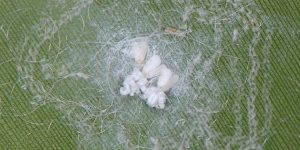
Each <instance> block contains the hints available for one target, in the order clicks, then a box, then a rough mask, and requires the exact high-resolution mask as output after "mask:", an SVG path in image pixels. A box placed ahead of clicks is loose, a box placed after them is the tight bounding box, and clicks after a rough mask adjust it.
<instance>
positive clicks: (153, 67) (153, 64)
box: [142, 55, 161, 78]
mask: <svg viewBox="0 0 300 150" xmlns="http://www.w3.org/2000/svg"><path fill="white" fill-rule="evenodd" d="M160 65H161V59H160V57H159V56H158V55H154V56H152V57H151V58H150V59H149V60H148V61H147V62H146V64H145V66H144V68H143V70H142V72H143V74H144V75H145V77H146V78H152V77H154V76H156V75H157V74H159V72H160V67H159V66H160Z"/></svg>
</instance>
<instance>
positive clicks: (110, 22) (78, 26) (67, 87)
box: [0, 0, 300, 149]
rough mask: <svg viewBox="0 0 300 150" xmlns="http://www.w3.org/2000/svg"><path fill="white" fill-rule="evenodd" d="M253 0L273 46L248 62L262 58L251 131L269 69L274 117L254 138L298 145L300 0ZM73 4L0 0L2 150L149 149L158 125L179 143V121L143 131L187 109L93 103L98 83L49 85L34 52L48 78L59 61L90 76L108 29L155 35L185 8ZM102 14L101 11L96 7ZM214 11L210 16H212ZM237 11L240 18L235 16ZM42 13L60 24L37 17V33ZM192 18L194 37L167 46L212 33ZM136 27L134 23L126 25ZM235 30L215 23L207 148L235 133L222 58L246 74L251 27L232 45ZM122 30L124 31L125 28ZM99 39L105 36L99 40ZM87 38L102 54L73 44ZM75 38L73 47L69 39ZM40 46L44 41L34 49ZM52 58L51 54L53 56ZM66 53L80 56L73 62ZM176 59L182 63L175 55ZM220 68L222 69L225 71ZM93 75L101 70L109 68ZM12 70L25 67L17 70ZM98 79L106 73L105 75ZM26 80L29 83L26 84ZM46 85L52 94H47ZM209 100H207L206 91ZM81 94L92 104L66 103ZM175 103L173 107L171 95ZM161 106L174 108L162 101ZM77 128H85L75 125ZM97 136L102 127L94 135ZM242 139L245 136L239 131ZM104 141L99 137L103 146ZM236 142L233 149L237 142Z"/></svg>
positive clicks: (101, 95)
mask: <svg viewBox="0 0 300 150" xmlns="http://www.w3.org/2000/svg"><path fill="white" fill-rule="evenodd" d="M254 2H255V4H256V5H255V8H250V10H251V9H253V10H259V11H256V12H254V13H256V15H257V16H259V17H258V22H263V23H262V24H263V25H262V27H261V28H262V33H261V35H262V37H264V38H266V37H267V33H266V32H265V30H264V29H267V28H269V27H271V28H272V32H273V34H272V36H271V40H270V41H271V42H270V41H260V42H259V43H258V44H257V45H256V47H255V48H257V49H258V50H257V55H258V58H255V59H258V60H260V62H261V66H260V67H261V68H262V70H260V71H259V72H258V76H257V78H256V81H255V82H256V83H257V87H258V90H257V92H258V94H257V95H258V96H257V99H256V103H255V105H256V110H257V113H256V117H257V118H258V120H259V123H258V128H262V127H263V123H264V121H263V120H264V114H265V112H264V111H265V110H264V107H263V106H265V104H266V102H265V101H264V98H262V95H263V94H262V93H263V92H264V90H263V89H264V88H263V86H264V85H265V84H264V83H265V80H264V76H265V75H266V74H265V73H264V72H268V74H267V75H268V79H267V81H266V82H270V85H271V86H270V88H269V89H268V88H267V89H268V92H269V97H267V98H268V99H269V100H270V103H271V110H272V112H271V116H272V117H271V118H272V119H271V124H270V126H269V129H268V131H267V132H266V133H267V135H264V136H263V137H265V138H261V139H259V140H258V141H256V142H257V143H260V144H262V148H263V149H299V148H300V143H299V142H298V141H299V140H300V130H299V124H300V111H299V108H300V101H299V98H300V94H299V93H300V91H299V90H300V76H299V73H300V71H299V66H300V65H299V60H300V49H299V46H300V44H299V43H300V42H299V40H300V39H299V38H300V19H299V17H300V9H299V7H300V2H299V1H297V0H285V1H279V0H277V1H272V0H260V1H258V0H255V1H254ZM115 3H117V4H118V5H117V4H115ZM177 3H178V4H177ZM211 3H214V2H211ZM211 3H209V2H207V1H192V2H191V5H195V6H200V5H203V4H205V5H211ZM77 4H78V5H84V4H82V3H80V1H78V2H76V1H61V2H60V1H54V2H53V3H52V2H50V1H41V0H27V1H20V0H0V15H1V16H0V27H1V31H0V32H1V33H0V50H1V52H0V137H1V138H0V149H76V148H77V149H84V148H86V149H98V148H99V149H106V148H107V149H110V148H116V149H117V148H125V149H126V148H137V149H139V148H140V149H143V148H145V147H143V146H149V143H151V142H149V141H147V139H148V137H150V135H159V137H163V133H162V132H163V131H166V134H167V135H168V136H173V137H175V138H174V139H175V140H174V141H175V142H176V139H177V138H178V141H180V139H182V137H180V136H179V133H182V132H184V131H185V130H187V131H190V130H188V129H185V128H184V127H182V128H180V129H178V128H174V129H173V128H172V127H173V126H172V125H170V126H166V129H164V128H162V129H161V130H158V131H150V130H153V128H155V126H154V127H152V126H151V125H150V124H151V122H150V121H148V120H147V118H150V119H151V118H159V117H162V118H168V119H170V120H169V121H170V122H171V123H172V122H174V121H172V120H173V119H178V118H186V120H187V121H188V120H189V119H187V118H189V117H197V114H193V115H194V116H187V114H186V113H182V112H181V111H175V112H174V113H171V112H170V111H168V112H167V113H165V114H164V112H162V111H156V110H152V109H149V108H148V107H147V106H146V105H145V104H143V103H141V102H138V101H134V100H132V99H130V98H128V100H127V101H126V100H124V101H121V102H116V103H110V102H107V101H105V100H103V101H101V103H100V102H99V99H108V98H111V97H110V96H111V95H109V96H105V93H108V92H107V91H105V90H106V89H105V88H104V87H101V86H100V87H99V84H97V85H91V84H90V83H89V82H86V81H84V80H77V79H76V80H75V79H68V78H66V79H65V80H64V81H63V82H62V83H57V82H58V80H60V79H61V78H60V77H54V78H50V79H45V74H44V72H43V69H42V68H41V67H40V66H41V65H40V64H42V63H43V59H42V58H46V61H48V60H49V61H51V62H52V66H50V68H51V69H50V71H49V72H48V73H49V74H50V75H53V74H55V73H54V72H56V70H59V69H58V68H59V66H61V65H62V64H66V67H67V68H70V70H71V71H70V72H72V70H73V71H78V70H80V71H81V72H89V73H90V74H93V75H97V72H94V71H93V66H92V64H93V65H96V66H97V65H98V64H97V63H91V64H89V63H87V62H89V61H90V60H92V59H91V58H90V57H91V56H93V55H94V54H96V53H97V52H98V50H99V49H100V51H101V50H102V51H105V49H108V47H110V46H111V45H110V44H111V43H109V42H110V41H108V40H106V39H108V38H110V36H113V33H114V32H119V31H123V30H124V31H123V32H124V34H125V33H126V35H125V37H126V36H128V35H132V37H134V36H135V35H144V34H146V35H147V34H149V33H151V32H153V31H157V30H158V31H160V30H161V29H162V28H163V27H165V26H169V25H176V26H184V25H185V24H182V23H181V22H182V21H180V16H177V17H176V16H175V17H174V14H175V15H176V13H174V12H172V10H176V9H179V8H184V5H185V4H184V3H180V2H177V1H176V2H174V1H173V2H172V1H162V2H159V3H158V2H157V1H149V2H148V3H142V2H138V1H122V2H112V1H111V2H110V1H101V0H99V1H93V2H92V3H91V4H87V5H88V6H87V7H83V8H82V9H81V8H80V7H76V5H77ZM218 5H220V6H218V7H220V8H223V5H224V10H225V9H226V7H225V5H226V4H225V3H220V4H218ZM73 6H75V9H76V10H75V11H73V10H72V9H71V8H74V7H73ZM129 6H131V7H129ZM135 9H138V10H139V13H140V14H139V17H138V18H135V17H136V16H133V14H132V12H134V11H135ZM78 10H80V11H78ZM169 10H170V11H169ZM221 10H222V9H221ZM67 11H69V13H71V14H72V13H73V14H74V17H73V18H72V19H68V18H67V17H66V18H64V16H62V14H64V13H65V12H67ZM102 11H103V12H104V11H107V12H106V13H103V12H102ZM76 12H79V14H76ZM101 12H102V13H101ZM218 13H221V12H216V14H218ZM105 14H107V15H105ZM147 15H150V16H153V18H154V19H149V21H147V20H148V19H147ZM70 16H72V15H70ZM212 16H214V14H213V15H212ZM241 16H243V14H242V15H241ZM261 16H264V17H261ZM48 17H49V18H52V19H53V20H60V19H59V18H62V20H64V22H63V23H62V24H61V25H60V22H59V21H57V22H56V23H57V27H58V28H57V29H58V30H56V28H55V27H51V23H53V22H51V19H49V20H50V22H45V24H43V25H44V26H42V28H41V29H42V30H39V27H36V25H37V24H38V23H39V22H43V21H41V19H43V18H48ZM197 17H198V16H197V15H195V14H191V19H190V20H189V21H188V23H187V24H188V26H189V27H190V28H191V29H192V33H191V34H190V35H189V37H187V38H186V39H183V40H182V41H179V42H178V43H177V44H176V45H175V46H174V49H176V48H178V47H183V49H185V52H187V53H192V52H193V50H195V49H197V48H198V47H197V46H199V43H197V42H193V39H195V40H197V38H198V37H199V36H200V35H198V33H203V35H201V36H204V37H205V36H212V35H214V31H213V29H211V28H210V27H209V26H208V27H206V26H205V25H203V26H200V27H199V26H198V25H199V24H197V23H195V22H196V19H195V18H197ZM156 18H160V19H161V20H160V21H159V22H160V23H161V24H159V25H157V24H156V23H157V22H156ZM49 20H47V21H49ZM136 20H143V21H144V22H143V21H141V22H138V23H137V22H135V21H136ZM94 23H96V25H94ZM136 23H137V24H138V25H137V26H134V25H135V24H136ZM250 23H251V20H250ZM228 24H230V23H228ZM253 24H254V23H253ZM265 24H267V25H265ZM94 26H96V27H94ZM241 26H242V25H238V24H237V25H235V24H232V25H227V23H224V25H222V27H221V28H222V32H224V36H223V37H222V38H224V40H223V42H224V43H222V44H221V45H222V47H224V49H225V51H226V53H223V54H224V55H222V56H221V57H220V58H219V59H220V60H218V62H217V64H218V65H216V66H217V67H215V68H213V71H212V72H213V73H212V74H213V75H212V78H213V77H216V78H219V81H218V83H221V84H222V86H220V87H218V88H219V89H218V88H216V90H217V91H219V96H216V97H217V98H218V99H220V100H221V101H222V102H221V103H222V104H224V106H223V105H222V109H221V110H220V111H219V112H217V113H214V114H213V115H212V120H215V121H214V123H212V124H211V128H213V129H214V130H215V131H216V132H217V133H219V135H218V137H217V138H216V140H215V141H214V144H215V145H217V148H216V149H223V148H224V147H225V146H224V145H226V144H225V143H226V141H228V140H227V139H226V137H230V135H232V134H233V132H234V130H233V129H232V128H231V126H232V125H233V124H234V117H233V113H232V112H233V111H232V107H233V105H234V100H235V98H233V97H235V96H236V95H235V94H236V93H234V92H232V91H231V89H232V88H229V87H227V86H232V85H233V83H231V81H233V82H236V81H237V82H238V80H239V79H238V78H237V77H236V76H234V75H232V74H231V73H232V72H231V71H233V72H234V73H235V72H236V71H234V70H233V69H230V68H231V66H230V65H228V64H230V63H232V62H231V61H229V59H227V58H226V56H227V55H230V56H234V57H239V58H241V61H240V60H239V63H238V64H237V65H238V67H237V68H238V71H237V72H238V73H240V77H241V79H240V80H243V78H246V77H247V72H248V71H249V70H251V66H250V65H251V63H248V61H246V60H247V59H248V56H247V53H248V51H247V47H248V45H249V43H250V42H251V39H252V36H253V35H252V33H250V31H249V33H247V32H245V35H244V36H242V37H241V40H240V42H239V45H235V44H232V43H231V42H230V39H231V37H229V35H230V33H229V32H231V31H232V27H233V28H235V27H237V28H241ZM254 26H255V25H254ZM136 28H138V29H136ZM47 29H49V30H47ZM127 30H128V32H129V33H128V34H127ZM57 31H58V32H57ZM123 32H122V33H123ZM40 33H42V35H49V37H46V38H45V36H44V37H40V36H39V35H40ZM93 33H97V34H93ZM226 33H227V34H226ZM97 35H107V36H103V37H97ZM201 36H200V37H201ZM65 37H67V38H65ZM43 38H45V39H43ZM123 38H124V37H122V36H120V37H114V38H112V40H113V41H120V40H122V39H123ZM167 38H169V39H171V41H172V40H173V41H174V39H172V38H173V37H167ZM93 39H97V41H100V42H101V41H103V42H106V43H107V45H105V44H104V46H103V47H104V48H103V49H104V50H103V49H101V48H102V47H101V45H100V46H99V45H93V44H84V42H82V43H80V41H86V42H89V41H93ZM155 40H161V39H155ZM155 40H154V41H155ZM176 40H177V39H175V41H176ZM227 40H228V41H227ZM70 41H71V42H70ZM73 42H78V43H77V44H73ZM210 42H211V41H209V42H207V43H208V44H209V43H210ZM40 43H42V44H41V45H39V44H40ZM112 43H113V42H112ZM195 43H196V44H195ZM228 43H229V44H228ZM230 43H231V44H230ZM266 43H270V48H269V56H268V57H269V61H270V65H269V68H264V67H265V66H264V65H263V61H262V60H263V58H264V57H265V56H264V53H263V52H264V51H260V49H263V47H264V45H267V44H266ZM212 45H214V44H212ZM99 47H100V48H99ZM158 47H159V46H158ZM35 48H36V49H38V50H39V52H38V53H37V54H35V52H34V49H35ZM68 48H70V49H72V50H70V51H68V52H66V53H64V54H62V55H59V56H58V55H56V54H58V53H59V52H60V50H61V49H66V50H67V49H68ZM169 48H172V47H169ZM74 49H75V50H74ZM96 49H98V50H96ZM243 49H244V50H243ZM99 53H100V54H99V55H97V59H96V60H101V58H104V57H107V55H108V54H107V53H101V52H99ZM166 53H167V52H166ZM55 56H57V58H56V57H55ZM73 56H78V57H74V58H73ZM108 56H109V55H108ZM184 56H185V55H183V56H182V57H183V59H185V57H184ZM209 56H211V52H209V51H208V52H207V53H203V57H204V58H206V57H209ZM174 57H175V58H176V59H180V56H174ZM30 60H35V61H37V62H30ZM70 61H76V63H71V64H68V62H70ZM85 63H87V66H88V67H82V66H80V65H78V64H85ZM116 65H118V62H116ZM198 65H199V64H198ZM19 66H26V67H27V68H31V67H32V70H30V69H28V70H25V69H24V68H22V69H23V70H22V69H21V70H22V71H20V68H18V67H19ZM200 66H201V64H200ZM97 67H101V65H100V66H99V65H98V66H97ZM227 67H228V68H229V69H227ZM103 68H105V67H103ZM220 68H221V69H220ZM249 68H250V69H249ZM101 71H102V72H105V71H107V72H109V70H104V71H103V70H101ZM20 72H23V74H22V73H20ZM24 72H25V73H24ZM26 74H31V75H33V76H34V81H33V80H31V79H30V77H26ZM75 76H76V75H75ZM103 76H104V77H105V75H103ZM103 76H101V77H103ZM93 77H94V76H93ZM93 77H91V78H93ZM222 77H224V78H222ZM27 78H28V79H27ZM95 78H96V77H95ZM105 79H107V80H109V82H110V79H111V78H109V77H108V78H105ZM193 79H194V78H193ZM235 79H236V80H235ZM208 80H209V79H208ZM228 80H229V81H228ZM225 81H228V83H225ZM120 82H121V80H120V79H118V80H116V81H112V83H113V84H114V85H116V86H117V85H120ZM229 82H230V83H229ZM31 83H34V84H31ZM36 83H37V84H36ZM27 84H28V87H27V86H24V85H27ZM40 84H41V85H43V88H45V89H46V91H47V92H46V93H47V94H39V92H41V93H43V88H41V87H38V85H40ZM103 84H105V83H103ZM107 84H110V83H107ZM53 85H54V86H53ZM193 86H194V87H195V86H196V87H197V86H198V85H197V84H194V85H193ZM200 86H201V85H199V87H200ZM53 87H54V88H53ZM86 87H89V88H91V89H92V90H82V89H85V88H86ZM248 88H249V87H248V86H245V89H246V90H245V91H242V92H244V93H247V92H249V91H251V90H249V91H248ZM33 89H34V90H33ZM40 89H42V90H40ZM99 89H100V90H99ZM102 89H103V90H102ZM249 89H251V88H249ZM39 90H40V91H39ZM50 90H51V92H49V91H50ZM209 91H210V90H208V94H209ZM196 92H197V91H196ZM199 92H203V91H199ZM204 92H205V90H204ZM36 95H40V96H41V97H36ZM207 97H208V98H211V96H207ZM212 97H213V96H212ZM189 98H190V97H187V98H186V99H184V100H185V101H188V100H189ZM58 99H59V100H62V101H64V102H62V103H59V102H58V101H57V100H58ZM81 99H89V100H88V101H85V102H87V103H88V104H87V106H95V107H92V108H85V107H83V106H84V105H82V106H80V107H77V105H76V104H73V103H72V102H70V101H74V102H79V103H80V100H81ZM174 99H175V98H174ZM243 99H246V98H242V100H243ZM130 100H131V101H130ZM128 101H129V102H128ZM208 102H210V101H208ZM173 104H177V103H176V102H174V101H173ZM135 105H138V107H139V108H140V110H139V113H137V112H136V111H135V110H130V109H131V108H132V107H133V106H135ZM203 105H204V104H203ZM207 105H209V104H207ZM241 105H242V107H241V109H242V113H243V114H246V111H247V104H246V102H245V101H244V102H242V104H241ZM118 106H120V107H118ZM185 106H188V104H186V105H183V107H185ZM209 106H210V105H209ZM213 106H214V105H213ZM213 106H212V107H213ZM167 107H168V106H167ZM116 108H118V110H119V111H120V112H122V111H128V112H127V113H128V114H130V117H129V116H126V115H125V114H120V113H115V114H110V113H108V112H105V111H106V110H107V109H112V110H115V109H116ZM169 108H172V107H171V106H169ZM72 109H74V110H73V111H70V112H69V113H68V110H72ZM179 110H182V111H185V110H187V109H186V108H180V107H179ZM98 111H99V112H100V111H104V112H103V114H104V115H103V116H101V115H100V118H101V119H99V120H97V118H98V117H99V116H94V118H93V115H94V114H97V113H98ZM77 113H78V114H77ZM123 115H124V116H123ZM245 116H246V115H244V119H243V120H242V122H244V123H243V126H242V128H243V131H244V133H247V132H248V130H247V128H248V126H247V125H245V124H246V122H247V119H245V118H247V116H246V117H245ZM80 119H87V120H85V121H86V122H84V123H82V124H80V123H79V122H78V120H80ZM95 120H96V121H95ZM191 120H193V119H191ZM200 121H201V120H200ZM87 122H92V123H93V124H94V125H96V126H97V125H98V126H100V125H103V126H105V127H107V128H106V129H108V131H106V132H107V133H104V134H103V135H104V136H106V137H105V138H103V139H102V138H100V139H99V141H102V143H101V142H100V143H94V142H95V140H97V138H95V137H97V136H100V135H101V134H99V135H97V134H96V135H94V134H93V132H96V131H99V130H102V128H93V126H92V125H91V126H88V127H87V126H84V125H86V124H88V123H87ZM129 122H131V123H132V124H130V123H129ZM138 122H142V125H138V124H134V123H138ZM92 123H91V124H92ZM122 123H124V124H125V125H123V124H122ZM192 123H194V122H192ZM196 123H198V122H196ZM111 124H122V126H121V127H124V128H126V129H125V132H126V133H127V134H128V139H129V140H130V143H131V144H129V145H126V146H124V145H116V143H115V142H114V139H112V140H110V135H111V137H113V136H114V135H115V134H117V133H118V132H120V130H119V128H117V127H116V128H109V126H110V125H111ZM163 124H164V123H163ZM197 125H199V124H195V126H197ZM157 126H158V127H161V126H160V125H159V124H157ZM81 127H82V128H84V129H82V130H80V128H81ZM189 127H193V125H190V126H188V128H189ZM88 128H92V129H88ZM173 130H174V131H173ZM80 131H85V132H86V133H89V134H90V135H92V136H91V137H88V136H84V134H83V133H80ZM171 131H172V132H171ZM99 132H100V133H101V131H99ZM199 132H200V131H199ZM89 134H87V135H89ZM137 136H138V138H137ZM177 136H178V137H177ZM245 136H246V137H247V134H246V135H245ZM176 137H177V138H176ZM93 138H94V139H93ZM189 138H190V141H191V142H190V144H189V145H190V148H191V149H196V148H197V149H198V148H199V149H205V144H203V142H200V141H201V140H199V139H198V137H196V136H192V137H189ZM200 139H201V138H200ZM224 139H225V140H224ZM103 141H107V142H104V143H103ZM174 141H167V140H166V141H163V142H162V145H161V146H162V148H163V149H172V146H170V145H172V144H173V142H174ZM197 141H199V142H197ZM99 145H100V146H101V147H100V146H99ZM135 145H141V147H135ZM149 147H151V146H149ZM173 148H174V147H173ZM206 148H207V147H206ZM234 148H238V146H236V147H234Z"/></svg>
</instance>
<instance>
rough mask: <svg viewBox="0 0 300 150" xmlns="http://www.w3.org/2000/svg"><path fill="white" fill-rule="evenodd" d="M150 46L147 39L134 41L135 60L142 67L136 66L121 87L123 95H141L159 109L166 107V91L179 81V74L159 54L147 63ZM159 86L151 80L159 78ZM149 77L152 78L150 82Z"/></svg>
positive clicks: (132, 47)
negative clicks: (163, 61) (163, 62)
mask: <svg viewBox="0 0 300 150" xmlns="http://www.w3.org/2000/svg"><path fill="white" fill-rule="evenodd" d="M148 49H149V46H148V43H147V42H146V41H139V42H134V43H133V44H132V45H131V54H132V57H133V58H134V59H135V62H136V63H137V64H138V65H139V66H140V67H142V68H140V69H139V68H135V69H134V70H133V72H132V73H131V74H130V75H128V76H127V77H126V78H125V80H124V82H123V87H121V88H120V93H121V95H130V96H134V95H140V94H142V95H141V96H142V98H143V99H145V100H146V103H147V105H148V106H150V107H153V108H158V109H164V108H165V103H166V98H167V96H166V94H165V92H166V91H169V90H170V89H171V88H172V87H173V86H174V85H175V83H176V82H177V80H178V78H179V77H178V75H175V74H173V72H172V71H171V70H170V69H169V68H167V66H166V65H164V64H162V61H161V58H160V56H158V55H153V56H152V57H150V59H149V60H148V61H147V62H146V63H145V65H144V61H145V57H146V55H147V52H148ZM157 76H159V77H158V81H157V86H154V85H153V83H152V82H151V81H153V80H157V79H156V78H155V77H157ZM148 79H151V81H150V82H149V81H148Z"/></svg>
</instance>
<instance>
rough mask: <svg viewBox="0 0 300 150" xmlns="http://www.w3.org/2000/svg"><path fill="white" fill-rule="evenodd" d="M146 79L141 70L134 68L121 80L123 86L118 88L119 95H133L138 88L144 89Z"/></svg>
mask: <svg viewBox="0 0 300 150" xmlns="http://www.w3.org/2000/svg"><path fill="white" fill-rule="evenodd" d="M147 83H148V80H147V79H146V78H145V77H144V75H143V74H142V72H141V71H139V70H138V69H135V70H134V71H133V72H132V74H131V75H129V76H127V77H126V78H125V80H124V82H123V87H121V88H120V93H121V95H130V96H134V95H135V94H139V93H140V90H141V91H145V89H146V85H147Z"/></svg>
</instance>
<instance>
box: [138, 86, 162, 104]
mask: <svg viewBox="0 0 300 150" xmlns="http://www.w3.org/2000/svg"><path fill="white" fill-rule="evenodd" d="M143 98H145V99H147V105H148V106H150V107H154V108H158V109H163V108H165V103H166V94H165V93H164V92H162V91H161V90H160V89H159V88H157V87H149V88H147V89H146V91H145V93H144V95H143Z"/></svg>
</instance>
